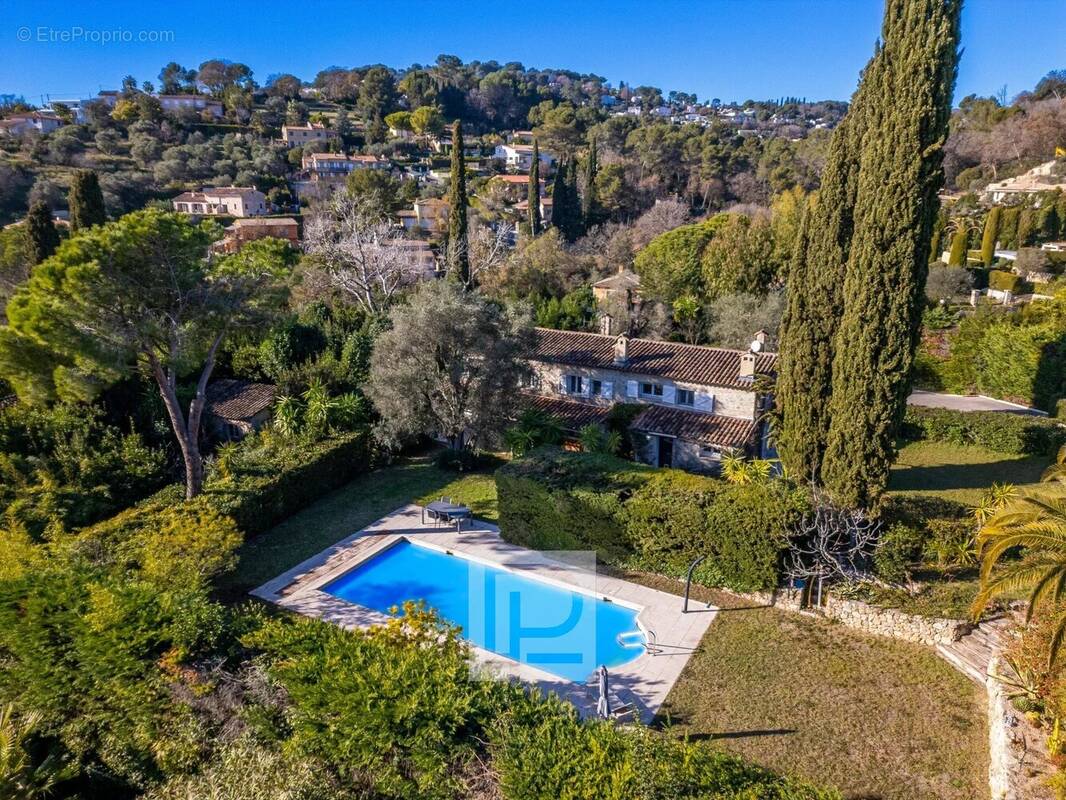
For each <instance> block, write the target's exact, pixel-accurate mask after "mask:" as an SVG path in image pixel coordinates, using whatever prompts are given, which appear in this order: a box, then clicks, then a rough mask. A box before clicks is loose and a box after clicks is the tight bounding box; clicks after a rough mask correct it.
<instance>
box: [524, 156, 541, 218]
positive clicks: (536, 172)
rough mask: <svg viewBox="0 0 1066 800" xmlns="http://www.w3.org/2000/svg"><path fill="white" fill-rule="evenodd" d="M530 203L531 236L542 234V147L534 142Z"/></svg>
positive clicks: (530, 166)
mask: <svg viewBox="0 0 1066 800" xmlns="http://www.w3.org/2000/svg"><path fill="white" fill-rule="evenodd" d="M526 198H527V200H528V202H529V235H530V236H536V235H537V234H538V233H540V145H538V144H537V140H536V139H534V140H533V161H532V162H531V163H530V165H529V187H528V189H527V191H526Z"/></svg>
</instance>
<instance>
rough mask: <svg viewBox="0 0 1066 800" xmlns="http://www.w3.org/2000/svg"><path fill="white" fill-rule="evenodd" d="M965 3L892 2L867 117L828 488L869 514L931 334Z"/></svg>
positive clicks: (825, 468)
mask: <svg viewBox="0 0 1066 800" xmlns="http://www.w3.org/2000/svg"><path fill="white" fill-rule="evenodd" d="M961 8H962V2H961V0H887V3H886V8H885V22H884V26H883V33H882V41H883V44H882V47H881V51H880V53H879V56H880V59H879V61H880V64H879V69H878V70H877V72H876V73H875V74H874V75H867V76H864V78H863V82H864V83H866V82H867V81H871V80H873V81H875V83H873V86H874V90H873V92H871V96H870V98H869V103H868V104H867V106H866V108H865V110H864V115H865V118H866V125H865V135H864V137H863V141H862V149H861V156H860V162H859V172H858V179H859V183H858V192H857V194H856V199H855V209H854V215H853V221H854V230H853V233H852V240H851V247H850V249H849V253H848V265H847V273H846V276H845V280H844V295H843V296H844V315H843V317H842V319H841V321H840V325H839V327H838V328H837V332H836V337H835V342H834V349H835V353H834V356H833V393H832V400H831V403H830V409H829V410H830V427H829V436H828V439H827V446H826V451H825V458H824V460H823V463H822V470H821V473H822V474H821V477H822V481H823V483H824V485H825V487H826V488H827V489H828V490H829V492H830V494H831V495H832V496H833V497H834V498H835V499H836V500H837V502H839V503H842V504H844V505H847V506H851V507H859V506H869V505H872V504H874V503H876V501H877V500H878V499H879V498H880V496H881V494H882V493H883V491H884V489H885V487H886V486H887V485H888V474H889V468H890V467H891V465H892V458H893V455H894V451H893V448H894V444H895V437H896V435H897V433H898V432H899V428H900V425H901V423H902V421H903V412H904V409H905V405H906V400H907V394H908V392H909V391H910V372H911V367H912V364H913V361H914V351H915V349H916V347H917V345H918V339H919V333H920V330H921V312H922V309H923V307H924V303H925V299H924V293H925V279H926V275H927V273H928V270H929V259H928V256H929V242H930V238H931V235H932V230H933V223H934V221H935V219H936V214H937V210H938V207H939V202H938V198H937V192H938V191H939V190H940V188H941V187H942V186H943V184H944V171H943V160H944V151H943V144H944V141H945V139H946V138H947V134H948V120H949V117H950V115H951V97H952V92H953V90H954V86H955V76H956V72H957V67H958V44H959V16H960V11H961Z"/></svg>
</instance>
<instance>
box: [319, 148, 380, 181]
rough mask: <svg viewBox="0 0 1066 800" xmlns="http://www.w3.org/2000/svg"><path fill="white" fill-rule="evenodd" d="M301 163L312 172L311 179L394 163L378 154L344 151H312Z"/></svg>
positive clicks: (337, 175) (338, 175)
mask: <svg viewBox="0 0 1066 800" xmlns="http://www.w3.org/2000/svg"><path fill="white" fill-rule="evenodd" d="M300 163H301V165H302V166H303V168H304V169H305V170H307V171H308V172H310V173H311V180H320V179H322V178H336V177H343V176H346V175H350V174H351V173H353V172H355V171H356V170H357V169H388V168H389V167H390V166H392V164H391V163H390V162H389V160H388V159H386V158H378V157H377V156H346V155H345V154H344V153H312V154H311V155H309V156H304V157H303V159H302V160H301V162H300Z"/></svg>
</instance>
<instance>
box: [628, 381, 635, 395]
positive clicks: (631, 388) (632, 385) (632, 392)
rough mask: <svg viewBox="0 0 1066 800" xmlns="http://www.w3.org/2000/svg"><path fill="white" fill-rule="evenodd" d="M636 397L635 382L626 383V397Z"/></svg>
mask: <svg viewBox="0 0 1066 800" xmlns="http://www.w3.org/2000/svg"><path fill="white" fill-rule="evenodd" d="M636 396H637V382H636V381H626V397H636Z"/></svg>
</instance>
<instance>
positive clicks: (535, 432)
mask: <svg viewBox="0 0 1066 800" xmlns="http://www.w3.org/2000/svg"><path fill="white" fill-rule="evenodd" d="M503 439H504V443H505V444H506V445H507V447H508V449H509V450H510V451H511V454H512V455H515V456H523V455H525V454H526V453H528V452H529V451H530V450H533V449H534V448H537V447H540V446H541V445H542V444H559V443H560V442H561V441H562V440H563V428H562V425H560V424H559V420H558V419H556V418H555V417H553V416H552V415H551V414H548V413H547V412H544V411H541V410H540V409H537V408H527V409H526V410H525V411H523V412H522V413H521V414H520V415H519V416H518V419H517V420H516V421H515V424H514V425H513V426H512V427H510V428H508V429H507V430H506V431H504V434H503Z"/></svg>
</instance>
